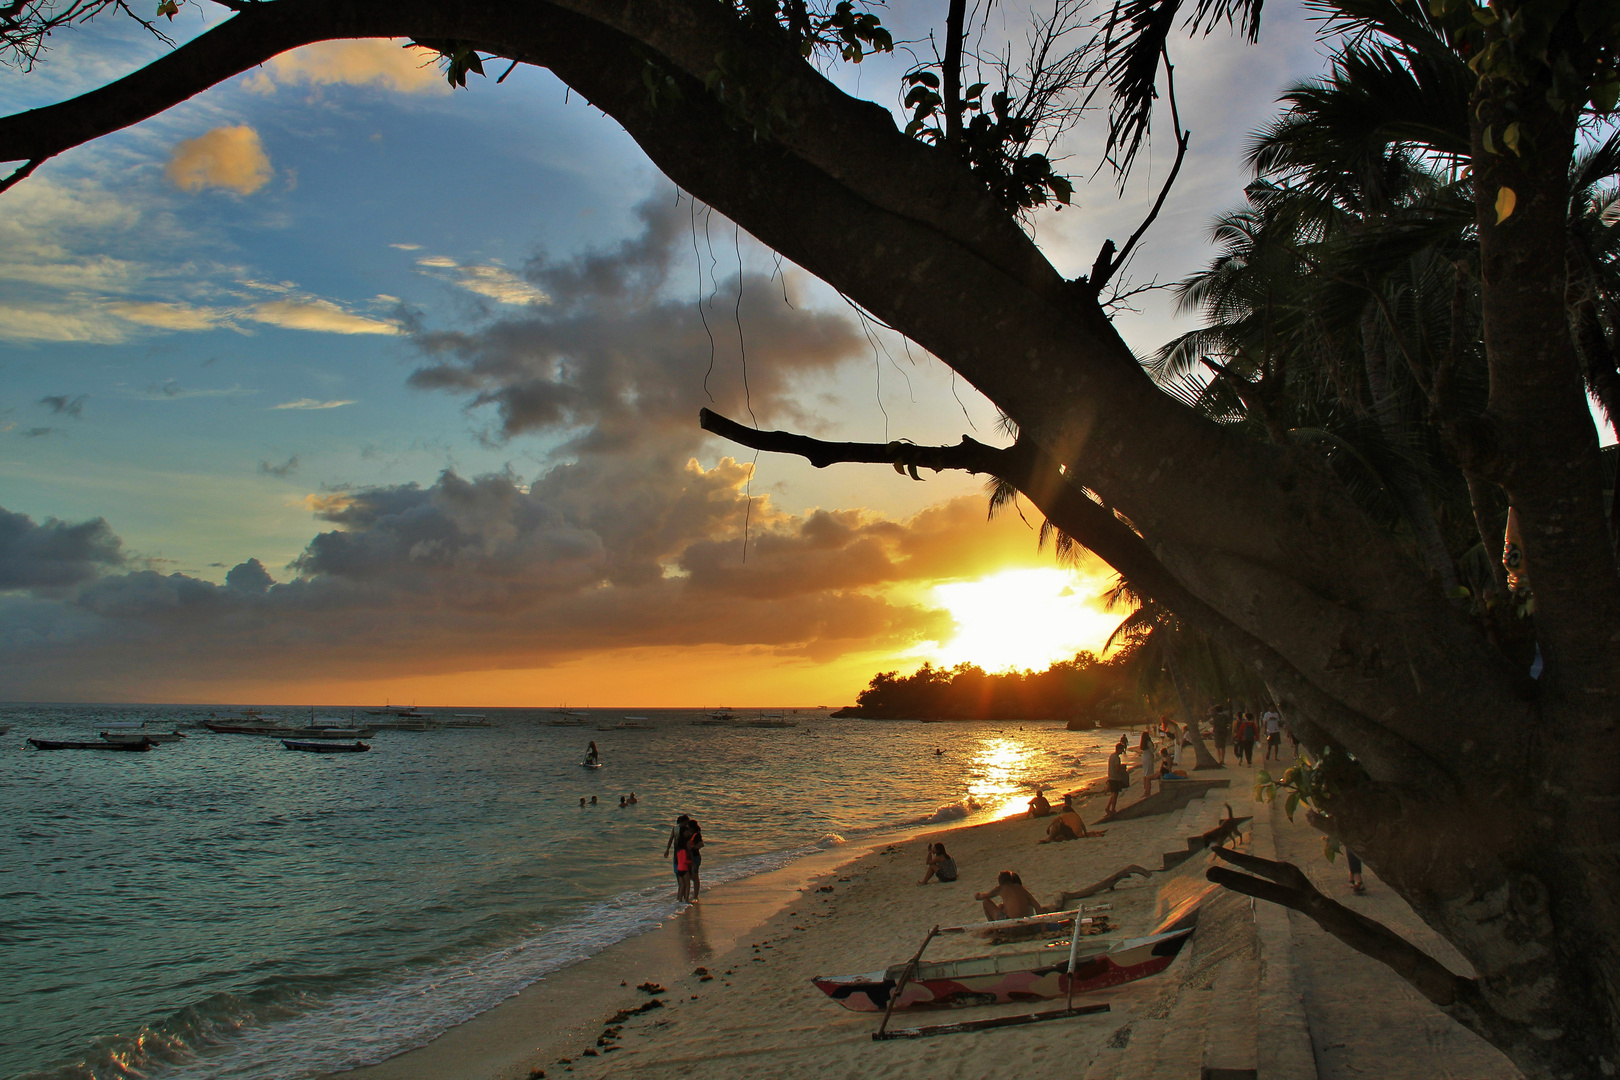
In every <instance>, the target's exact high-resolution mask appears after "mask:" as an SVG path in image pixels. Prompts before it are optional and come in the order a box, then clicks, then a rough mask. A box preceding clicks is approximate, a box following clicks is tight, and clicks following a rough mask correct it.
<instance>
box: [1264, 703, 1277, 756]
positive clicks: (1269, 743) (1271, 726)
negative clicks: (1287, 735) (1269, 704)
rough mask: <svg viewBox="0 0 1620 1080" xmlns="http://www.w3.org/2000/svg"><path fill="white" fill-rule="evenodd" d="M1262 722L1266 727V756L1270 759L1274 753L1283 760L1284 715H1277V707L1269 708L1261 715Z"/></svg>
mask: <svg viewBox="0 0 1620 1080" xmlns="http://www.w3.org/2000/svg"><path fill="white" fill-rule="evenodd" d="M1260 724H1261V726H1262V727H1264V728H1265V729H1266V756H1265V760H1266V761H1270V760H1271V758H1272V755H1274V754H1275V755H1276V757H1277V760H1278V761H1281V760H1282V717H1281V716H1279V715H1277V710H1276V709H1267V710H1266V711H1265V712H1264V713H1262V714H1261V716H1260Z"/></svg>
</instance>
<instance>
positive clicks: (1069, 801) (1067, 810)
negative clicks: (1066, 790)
mask: <svg viewBox="0 0 1620 1080" xmlns="http://www.w3.org/2000/svg"><path fill="white" fill-rule="evenodd" d="M1101 835H1102V833H1100V832H1091V831H1089V830H1087V828H1086V823H1085V822H1084V821H1081V820H1080V812H1079V811H1078V810H1076V809H1075V808H1074V796H1073V795H1065V796H1063V809H1062V810H1061V811H1059V813H1058V816H1057V820H1055V821H1053V822H1052V824H1050V825H1048V826H1047V827H1046V839H1045V840H1037V841H1035V842H1036V843H1037V844H1058V843H1062V842H1063V841H1065V840H1078V839H1080V838H1081V837H1082V836H1101Z"/></svg>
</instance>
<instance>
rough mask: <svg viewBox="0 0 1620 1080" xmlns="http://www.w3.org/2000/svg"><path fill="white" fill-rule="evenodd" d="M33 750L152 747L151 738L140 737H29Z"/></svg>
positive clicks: (145, 748) (128, 749)
mask: <svg viewBox="0 0 1620 1080" xmlns="http://www.w3.org/2000/svg"><path fill="white" fill-rule="evenodd" d="M28 741H29V742H30V743H32V744H33V745H34V749H35V750H127V751H134V752H136V753H144V752H146V751H147V750H150V749H152V740H151V739H144V738H143V739H141V740H139V741H138V742H107V741H106V740H102V741H100V742H74V741H71V740H63V739H29V740H28Z"/></svg>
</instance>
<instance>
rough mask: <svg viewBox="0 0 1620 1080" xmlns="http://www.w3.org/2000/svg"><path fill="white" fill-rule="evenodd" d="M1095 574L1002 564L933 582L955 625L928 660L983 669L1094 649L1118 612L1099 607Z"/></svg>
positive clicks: (1036, 666) (1034, 665)
mask: <svg viewBox="0 0 1620 1080" xmlns="http://www.w3.org/2000/svg"><path fill="white" fill-rule="evenodd" d="M1102 589H1103V584H1102V582H1101V580H1100V579H1092V578H1085V577H1082V576H1081V575H1079V574H1076V573H1074V572H1073V571H1069V570H1060V569H1056V568H1044V569H1036V570H1007V571H1003V572H1002V573H999V574H995V575H992V576H991V577H986V578H980V579H979V580H978V581H968V582H957V583H953V584H950V585H936V586H934V589H933V593H934V599H935V601H936V602H938V603H939V604H941V605H943V606H944V607H945V608H946V610H948V611H949V612H950V613H951V617H952V618H954V619H955V620H956V633H955V634H954V635H953V636H952V637H951V639H950V640H949V641H946V642H944V643H942V644H941V645H939V646H938V647H937V648H935V649H933V650H931V652H932V653H933V656H932V659H933V660H934V662H935V663H937V664H941V665H944V666H946V667H952V666H955V665H956V664H960V663H962V662H964V661H965V662H967V663H970V664H977V665H979V666H980V667H982V668H984V669H985V670H986V671H1006V670H1008V669H1010V668H1017V669H1029V670H1036V671H1038V670H1041V669H1043V668H1045V667H1047V666H1049V665H1050V664H1052V663H1053V662H1054V661H1057V660H1067V659H1069V658H1070V657H1072V656H1074V654H1075V653H1077V652H1079V651H1081V650H1082V649H1091V650H1093V651H1100V650H1101V649H1102V645H1103V642H1104V641H1106V640H1107V639H1108V635H1109V633H1110V632H1111V631H1112V630H1113V629H1114V627H1115V626H1117V625H1118V624H1119V620H1120V619H1121V618H1122V617H1123V614H1122V613H1120V612H1107V611H1104V610H1103V609H1102V601H1101V600H1099V599H1098V595H1099V594H1100V593H1101V592H1102Z"/></svg>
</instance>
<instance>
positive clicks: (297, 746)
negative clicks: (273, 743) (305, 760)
mask: <svg viewBox="0 0 1620 1080" xmlns="http://www.w3.org/2000/svg"><path fill="white" fill-rule="evenodd" d="M281 745H282V746H285V747H286V748H287V749H289V750H302V751H304V752H305V753H306V754H363V753H365V752H366V751H367V750H370V749H371V747H369V746H367V745H366V744H365V743H363V742H352V743H346V742H328V741H326V740H324V739H323V740H321V741H320V742H303V741H301V740H299V739H282V740H281Z"/></svg>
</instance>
